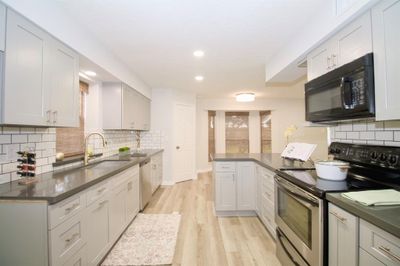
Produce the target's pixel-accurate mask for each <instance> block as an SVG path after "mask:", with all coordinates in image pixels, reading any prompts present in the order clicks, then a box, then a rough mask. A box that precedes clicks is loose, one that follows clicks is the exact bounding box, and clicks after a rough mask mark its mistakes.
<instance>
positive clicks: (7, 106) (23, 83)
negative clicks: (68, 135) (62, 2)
mask: <svg viewBox="0 0 400 266" xmlns="http://www.w3.org/2000/svg"><path fill="white" fill-rule="evenodd" d="M7 14H8V15H7V30H6V31H7V35H6V47H7V50H6V56H5V74H4V75H5V77H4V78H5V82H4V88H3V89H4V98H3V99H2V104H3V110H2V111H3V113H2V123H3V124H17V125H37V126H46V125H50V122H51V121H50V115H51V114H50V112H51V110H50V105H49V92H50V87H51V84H50V78H51V73H50V69H51V61H50V59H51V56H50V50H51V48H50V46H51V41H50V36H49V35H48V34H47V33H46V32H44V31H43V30H41V29H40V28H39V27H36V26H35V25H33V24H32V23H31V22H30V21H28V20H26V19H25V18H23V17H21V16H20V15H18V14H16V13H15V12H14V11H12V10H8V12H7Z"/></svg>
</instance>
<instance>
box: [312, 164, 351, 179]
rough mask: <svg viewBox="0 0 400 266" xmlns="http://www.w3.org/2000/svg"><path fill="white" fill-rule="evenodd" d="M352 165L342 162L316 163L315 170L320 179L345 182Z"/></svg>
mask: <svg viewBox="0 0 400 266" xmlns="http://www.w3.org/2000/svg"><path fill="white" fill-rule="evenodd" d="M349 168H350V164H349V163H347V162H342V161H318V162H315V170H316V171H317V175H318V177H320V178H323V179H328V180H335V181H340V180H345V179H346V177H347V172H348V170H349Z"/></svg>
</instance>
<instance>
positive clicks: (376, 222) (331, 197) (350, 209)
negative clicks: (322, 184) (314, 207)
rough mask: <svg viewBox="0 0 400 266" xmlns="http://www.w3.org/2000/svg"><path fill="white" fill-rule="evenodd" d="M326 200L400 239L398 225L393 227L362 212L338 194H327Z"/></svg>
mask: <svg viewBox="0 0 400 266" xmlns="http://www.w3.org/2000/svg"><path fill="white" fill-rule="evenodd" d="M334 195H338V196H340V198H337V197H335V196H334ZM326 199H327V200H328V201H329V202H331V203H333V204H335V205H337V206H338V207H340V208H342V209H344V210H345V211H348V212H350V213H352V214H353V215H356V216H358V217H360V218H361V219H363V220H365V221H367V222H369V223H371V224H373V225H375V226H377V227H379V228H381V229H382V230H384V231H386V232H388V233H390V234H392V235H394V236H396V237H398V238H400V225H399V226H398V227H396V226H395V225H393V224H391V223H388V222H386V221H385V220H383V219H380V218H379V217H376V216H375V215H372V214H370V213H368V212H367V211H364V210H362V208H365V207H364V206H360V205H359V204H358V203H355V202H352V201H351V200H349V199H346V198H343V197H342V196H341V195H340V193H327V194H326ZM360 207H361V208H360Z"/></svg>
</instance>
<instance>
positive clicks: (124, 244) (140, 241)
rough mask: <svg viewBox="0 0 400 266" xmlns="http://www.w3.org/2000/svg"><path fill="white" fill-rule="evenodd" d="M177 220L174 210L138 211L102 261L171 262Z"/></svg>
mask: <svg viewBox="0 0 400 266" xmlns="http://www.w3.org/2000/svg"><path fill="white" fill-rule="evenodd" d="M180 221H181V215H180V214H176V213H173V214H141V213H139V214H138V215H137V216H136V218H135V220H134V221H133V223H132V224H131V225H130V226H129V228H128V229H127V230H126V231H125V233H124V234H123V235H122V236H121V238H120V239H119V241H118V243H117V244H116V245H115V246H114V248H113V249H112V250H111V252H110V253H109V254H108V256H107V258H106V259H105V260H104V262H103V263H102V265H103V266H116V265H118V266H125V265H126V266H127V265H129V266H131V265H168V264H172V260H173V257H174V252H175V245H176V240H177V237H178V230H179V223H180Z"/></svg>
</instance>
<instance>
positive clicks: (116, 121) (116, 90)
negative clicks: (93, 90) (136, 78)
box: [102, 82, 122, 129]
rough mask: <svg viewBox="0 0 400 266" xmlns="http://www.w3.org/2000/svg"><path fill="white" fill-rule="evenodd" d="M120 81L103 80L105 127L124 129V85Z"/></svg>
mask: <svg viewBox="0 0 400 266" xmlns="http://www.w3.org/2000/svg"><path fill="white" fill-rule="evenodd" d="M121 85H122V84H121V83H120V82H103V90H102V94H103V95H102V98H103V99H102V103H103V128H104V129H122V87H121Z"/></svg>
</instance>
